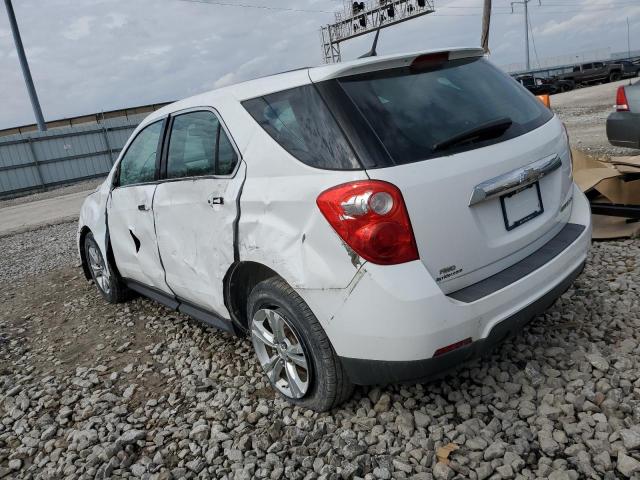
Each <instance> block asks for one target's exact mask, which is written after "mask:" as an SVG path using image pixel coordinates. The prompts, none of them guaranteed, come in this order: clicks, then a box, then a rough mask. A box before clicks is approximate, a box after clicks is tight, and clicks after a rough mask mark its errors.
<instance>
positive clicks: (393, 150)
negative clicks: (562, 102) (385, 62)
mask: <svg viewBox="0 0 640 480" xmlns="http://www.w3.org/2000/svg"><path fill="white" fill-rule="evenodd" d="M339 83H340V85H341V86H342V88H343V89H344V91H345V92H346V93H347V95H348V96H349V97H350V98H351V100H352V101H353V103H354V104H355V105H356V107H357V109H358V110H359V111H360V113H361V115H362V116H364V118H365V119H366V121H367V123H368V124H369V125H370V126H371V128H372V129H373V131H374V132H375V134H376V136H377V137H378V138H379V140H380V141H381V142H382V144H383V145H384V147H385V149H386V150H387V152H388V153H389V155H390V156H391V158H392V160H393V162H394V163H395V164H403V163H409V162H415V161H419V160H425V159H428V158H432V157H435V156H443V155H446V154H451V153H456V152H458V151H464V150H469V149H472V148H479V147H482V146H486V145H489V144H492V143H497V142H501V141H504V140H507V139H510V138H514V137H516V136H519V135H522V134H524V133H527V132H528V131H531V130H533V129H535V128H537V127H539V126H541V125H543V124H544V123H546V122H547V121H548V120H550V119H551V118H552V117H553V113H552V112H551V111H550V110H548V109H547V108H545V107H544V106H543V105H542V103H541V102H540V101H538V100H537V99H536V98H535V97H534V96H533V95H531V94H530V93H529V92H528V91H527V90H526V89H524V88H523V87H522V86H521V85H520V84H519V83H518V82H517V81H515V80H514V79H513V78H511V77H509V76H508V75H506V74H505V73H503V72H502V71H500V70H499V69H497V68H496V67H494V66H493V65H491V64H490V63H489V62H488V61H486V60H485V59H483V58H480V59H467V60H461V61H452V62H447V63H445V64H444V66H440V67H436V68H431V69H429V70H422V71H417V72H416V71H412V70H411V69H410V68H401V69H394V70H387V71H381V72H373V73H368V74H363V75H357V76H352V77H345V78H341V79H339ZM498 119H509V120H510V121H511V124H510V125H509V126H508V128H505V129H504V131H503V132H501V133H500V135H497V136H496V135H492V136H491V137H490V138H485V137H484V136H478V137H477V139H476V140H475V141H471V142H464V143H456V142H454V143H452V144H451V146H450V147H449V148H447V149H443V148H435V147H436V146H438V145H439V144H440V145H441V144H442V143H443V142H447V141H448V140H450V139H452V138H455V137H457V136H459V135H461V134H463V133H465V132H468V131H472V130H473V129H475V128H478V127H481V126H483V125H485V124H491V123H492V122H496V121H497V120H498Z"/></svg>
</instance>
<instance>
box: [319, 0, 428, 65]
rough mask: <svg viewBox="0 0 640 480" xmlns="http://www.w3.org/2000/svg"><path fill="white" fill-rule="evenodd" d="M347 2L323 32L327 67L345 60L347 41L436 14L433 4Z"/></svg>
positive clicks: (379, 0) (382, 0) (407, 0)
mask: <svg viewBox="0 0 640 480" xmlns="http://www.w3.org/2000/svg"><path fill="white" fill-rule="evenodd" d="M343 1H344V8H343V9H342V10H340V11H337V12H335V22H334V23H332V24H329V25H326V26H323V27H321V29H320V35H321V38H322V57H323V59H324V62H325V63H334V62H339V61H340V60H341V59H342V58H341V55H340V43H341V42H344V41H345V40H349V39H351V38H355V37H359V36H360V35H365V34H367V33H369V32H373V31H375V30H377V29H378V28H385V27H390V26H391V25H396V24H398V23H401V22H404V21H406V20H410V19H412V18H416V17H420V16H422V15H426V14H427V13H433V12H435V9H434V6H433V0H368V1H366V2H364V1H351V0H343Z"/></svg>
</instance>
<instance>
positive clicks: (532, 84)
mask: <svg viewBox="0 0 640 480" xmlns="http://www.w3.org/2000/svg"><path fill="white" fill-rule="evenodd" d="M516 81H518V82H519V83H520V84H522V86H523V87H524V88H526V89H527V90H529V91H530V92H531V93H533V94H534V95H553V94H554V93H558V87H557V86H555V85H554V84H553V83H551V82H550V81H548V80H546V79H543V78H540V77H534V76H533V75H520V76H518V77H516Z"/></svg>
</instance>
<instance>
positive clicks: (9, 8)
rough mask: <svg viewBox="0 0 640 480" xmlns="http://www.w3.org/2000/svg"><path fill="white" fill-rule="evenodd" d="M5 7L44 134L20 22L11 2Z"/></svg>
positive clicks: (6, 1) (24, 75)
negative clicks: (19, 27) (21, 35)
mask: <svg viewBox="0 0 640 480" xmlns="http://www.w3.org/2000/svg"><path fill="white" fill-rule="evenodd" d="M4 5H5V6H6V7H7V15H8V16H9V25H11V33H13V41H14V43H15V44H16V52H17V53H18V59H19V60H20V67H21V68H22V76H23V77H24V83H25V84H26V85H27V91H28V92H29V99H30V100H31V107H33V114H34V115H35V117H36V122H37V123H38V130H40V131H41V132H44V131H45V130H46V129H47V125H46V124H45V123H44V117H43V116H42V110H41V109H40V102H39V101H38V94H37V93H36V87H35V86H34V85H33V78H31V71H30V70H29V63H27V56H26V55H25V53H24V47H23V46H22V39H21V38H20V30H18V22H16V15H15V13H14V11H13V5H11V0H4Z"/></svg>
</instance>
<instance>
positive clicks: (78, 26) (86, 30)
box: [62, 16, 94, 40]
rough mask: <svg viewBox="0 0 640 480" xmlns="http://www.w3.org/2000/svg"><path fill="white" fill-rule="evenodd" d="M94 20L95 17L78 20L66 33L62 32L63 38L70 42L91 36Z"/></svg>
mask: <svg viewBox="0 0 640 480" xmlns="http://www.w3.org/2000/svg"><path fill="white" fill-rule="evenodd" d="M93 20H94V17H92V16H85V17H80V18H77V19H76V20H74V21H73V22H71V23H70V24H69V27H68V28H67V30H66V31H64V32H62V36H63V37H65V38H67V39H69V40H80V39H81V38H84V37H87V36H89V34H90V33H91V23H92V22H93Z"/></svg>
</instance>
